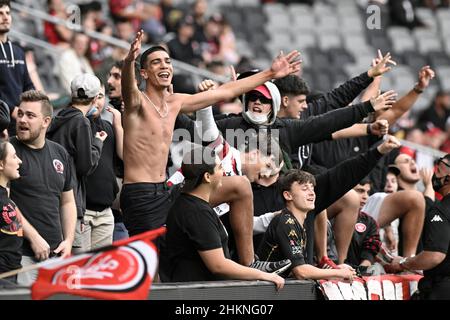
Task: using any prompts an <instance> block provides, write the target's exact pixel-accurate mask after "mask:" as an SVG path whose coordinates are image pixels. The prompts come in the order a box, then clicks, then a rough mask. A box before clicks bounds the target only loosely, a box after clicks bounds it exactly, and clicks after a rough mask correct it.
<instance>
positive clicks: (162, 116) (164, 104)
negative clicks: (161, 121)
mask: <svg viewBox="0 0 450 320" xmlns="http://www.w3.org/2000/svg"><path fill="white" fill-rule="evenodd" d="M141 92H142V94H143V95H144V97H146V98H147V100H148V101H149V102H150V103H151V104H152V106H153V108H155V110H156V112H158V114H159V116H160V117H161V118H165V117H167V115H168V114H169V107H168V106H167V103H166V102H165V101H164V99H163V107H165V109H166V110H165V111H164V112H163V114H162V113H161V111H160V110H159V109H158V107H156V105H155V104H154V103H153V101H152V100H150V98H149V97H148V96H147V95H146V94H145V92H144V91H141Z"/></svg>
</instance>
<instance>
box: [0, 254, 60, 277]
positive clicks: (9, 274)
mask: <svg viewBox="0 0 450 320" xmlns="http://www.w3.org/2000/svg"><path fill="white" fill-rule="evenodd" d="M61 259H62V258H59V257H58V258H51V259H47V260H45V261H41V262H38V263H35V264H30V265H28V266H25V267H22V268H20V269H15V270H11V271H7V272H4V273H0V279H4V278H8V277H12V276H15V275H16V274H19V273H22V272H28V271H33V270H35V269H39V268H41V267H43V266H45V265H47V264H51V263H54V262H55V261H57V260H61Z"/></svg>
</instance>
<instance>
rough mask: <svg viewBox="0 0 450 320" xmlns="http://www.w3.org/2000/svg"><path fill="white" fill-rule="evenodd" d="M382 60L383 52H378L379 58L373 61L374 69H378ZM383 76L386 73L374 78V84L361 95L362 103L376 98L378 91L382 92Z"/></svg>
mask: <svg viewBox="0 0 450 320" xmlns="http://www.w3.org/2000/svg"><path fill="white" fill-rule="evenodd" d="M382 59H383V55H382V54H381V51H380V50H378V58H375V59H373V60H372V68H376V66H377V65H379V64H380V62H381V60H382ZM380 67H382V66H381V65H380ZM369 72H370V71H369ZM383 74H384V73H381V74H380V75H377V76H374V77H373V81H372V83H371V84H370V85H369V86H368V87H367V89H366V90H365V91H364V92H363V94H362V95H361V101H367V100H370V99H371V98H372V97H375V96H376V95H377V94H378V91H379V90H380V86H381V80H382V78H383Z"/></svg>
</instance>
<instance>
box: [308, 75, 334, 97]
mask: <svg viewBox="0 0 450 320" xmlns="http://www.w3.org/2000/svg"><path fill="white" fill-rule="evenodd" d="M314 84H315V87H314V88H312V89H314V90H319V91H322V92H328V91H330V90H331V89H333V84H334V83H333V79H332V78H331V76H330V74H328V73H327V72H325V70H322V71H321V72H315V73H314Z"/></svg>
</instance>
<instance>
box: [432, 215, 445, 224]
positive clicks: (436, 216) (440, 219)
mask: <svg viewBox="0 0 450 320" xmlns="http://www.w3.org/2000/svg"><path fill="white" fill-rule="evenodd" d="M431 222H443V221H442V218H441V216H440V215H438V214H435V215H434V217H433V219H431Z"/></svg>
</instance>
